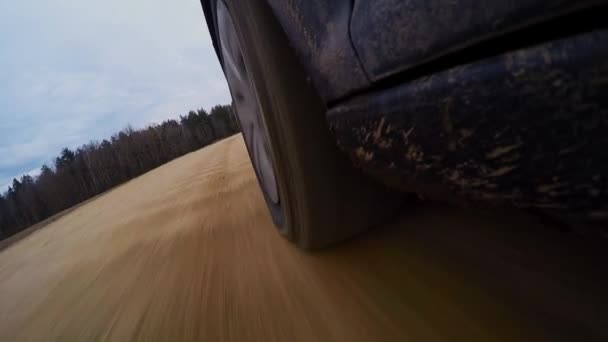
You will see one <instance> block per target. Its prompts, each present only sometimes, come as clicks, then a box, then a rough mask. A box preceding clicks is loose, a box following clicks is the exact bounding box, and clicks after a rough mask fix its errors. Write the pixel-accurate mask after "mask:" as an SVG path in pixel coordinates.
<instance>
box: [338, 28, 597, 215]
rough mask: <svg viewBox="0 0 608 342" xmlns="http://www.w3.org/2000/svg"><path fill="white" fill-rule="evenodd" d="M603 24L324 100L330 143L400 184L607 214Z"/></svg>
mask: <svg viewBox="0 0 608 342" xmlns="http://www.w3.org/2000/svg"><path fill="white" fill-rule="evenodd" d="M606 94H608V30H602V31H595V32H591V33H587V34H581V35H577V36H574V37H569V38H564V39H561V40H557V41H554V42H550V43H544V44H541V45H539V46H536V47H532V48H526V49H521V50H519V51H514V52H510V53H506V54H504V55H501V56H496V57H491V58H487V59H484V60H481V61H478V62H475V63H472V64H469V65H464V66H458V67H454V68H452V69H449V70H446V71H443V72H441V73H437V74H434V75H429V76H426V77H422V78H419V79H416V80H414V81H411V82H408V83H404V84H400V85H398V86H395V87H393V88H390V89H386V90H383V91H379V92H374V93H369V94H365V95H361V96H359V97H356V98H354V99H351V100H349V101H347V102H346V103H343V104H340V105H338V106H336V107H335V108H332V109H331V110H330V112H329V115H328V119H329V122H330V125H331V127H332V130H333V131H334V133H335V135H336V137H337V139H338V145H339V146H340V147H341V148H342V149H343V150H344V151H346V152H347V154H349V155H350V156H351V158H352V159H353V160H354V161H355V163H357V164H358V165H359V166H361V167H362V168H364V169H366V170H368V171H369V172H371V173H372V174H376V175H381V177H379V178H381V179H384V180H388V181H391V182H393V184H399V186H401V187H403V188H405V189H406V190H410V191H411V190H415V191H417V192H419V193H423V194H424V193H428V195H429V196H431V197H433V196H437V195H438V196H442V195H444V194H456V195H457V197H458V198H468V199H471V200H473V201H482V202H485V203H496V204H510V205H515V206H518V207H535V208H542V209H546V210H551V211H555V212H556V213H558V214H560V215H561V214H565V213H568V215H573V216H577V217H579V218H581V217H584V218H585V219H590V220H593V219H598V220H604V221H605V220H606V219H607V218H608V205H607V203H608V177H606V175H608V163H607V162H606V160H607V159H608V152H607V151H606V149H605V148H606V146H608V135H607V134H606V132H608V97H607V96H606Z"/></svg>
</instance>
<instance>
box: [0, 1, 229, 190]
mask: <svg viewBox="0 0 608 342" xmlns="http://www.w3.org/2000/svg"><path fill="white" fill-rule="evenodd" d="M0 65H2V68H0V79H2V82H1V83H0V110H1V111H0V184H3V182H4V183H6V182H8V181H10V180H12V178H13V177H17V176H20V175H21V174H22V173H25V172H28V170H31V169H33V168H35V167H36V168H37V167H39V166H40V164H41V163H43V162H45V161H49V160H51V158H53V157H54V156H56V155H57V154H58V152H59V150H60V149H61V148H62V147H64V146H66V147H72V148H73V147H76V146H78V145H81V144H84V143H87V142H88V141H89V140H100V139H103V138H107V137H109V136H110V135H111V134H113V133H115V132H117V131H119V130H121V129H122V128H124V127H125V126H126V125H127V124H132V125H133V126H134V127H143V126H145V125H146V124H149V123H152V122H160V121H162V120H165V119H167V118H175V117H177V116H178V115H179V114H183V113H186V112H187V111H188V110H190V109H196V108H201V107H204V108H210V107H211V106H213V105H215V104H225V103H228V102H230V96H229V92H228V89H227V86H226V82H225V80H224V76H223V74H222V72H221V70H220V67H219V63H218V62H217V58H216V56H215V52H214V51H213V48H212V45H211V39H210V37H209V34H208V32H207V30H206V26H205V23H204V17H203V13H202V10H201V8H200V3H199V2H198V1H197V0H186V1H166V0H131V1H123V0H106V1H80V0H48V1H44V2H30V1H5V2H0ZM7 179H8V181H7ZM0 189H2V188H0ZM0 191H1V190H0Z"/></svg>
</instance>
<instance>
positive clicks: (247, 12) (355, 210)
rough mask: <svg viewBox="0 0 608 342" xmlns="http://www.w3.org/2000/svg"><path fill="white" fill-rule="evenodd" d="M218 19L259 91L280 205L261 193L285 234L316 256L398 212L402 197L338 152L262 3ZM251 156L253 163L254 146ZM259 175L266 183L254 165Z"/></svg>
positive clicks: (236, 7) (255, 0)
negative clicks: (317, 251)
mask: <svg viewBox="0 0 608 342" xmlns="http://www.w3.org/2000/svg"><path fill="white" fill-rule="evenodd" d="M216 15H217V21H218V26H220V31H221V30H222V29H221V26H222V25H233V29H234V33H235V37H236V39H237V40H238V45H239V47H240V49H241V53H242V61H241V62H242V63H243V64H244V67H245V69H246V71H247V75H246V76H247V77H248V78H249V79H250V81H251V85H252V87H253V89H254V93H255V98H256V99H255V100H256V102H257V105H258V109H259V113H260V116H261V117H260V118H259V120H260V123H261V128H260V130H263V132H262V133H263V134H266V136H267V140H268V150H269V153H270V155H271V158H270V159H272V166H273V170H274V176H275V179H276V185H277V188H278V197H279V201H278V202H276V201H272V200H271V198H270V197H272V196H269V194H268V191H267V189H265V188H264V186H262V190H263V191H262V192H263V193H264V197H265V200H266V202H267V204H268V207H269V208H270V212H271V215H272V218H273V221H274V222H275V225H276V226H277V227H278V229H279V231H280V233H281V234H282V235H283V236H285V237H286V238H287V239H289V240H291V241H293V242H294V243H296V244H297V245H298V246H300V247H302V248H305V249H315V248H319V247H324V246H327V245H328V244H331V243H334V242H337V241H340V240H343V239H345V238H348V237H351V236H353V235H355V234H357V233H359V232H361V231H363V230H365V229H366V228H368V227H370V226H372V225H374V224H376V223H378V222H380V221H383V220H385V219H387V218H388V217H389V216H390V214H389V212H393V211H394V210H393V209H394V208H395V207H396V203H397V200H396V199H395V195H393V194H392V193H389V192H388V191H387V190H385V189H384V188H383V187H382V186H380V185H379V184H376V183H373V182H372V181H371V180H370V179H368V178H366V177H364V176H363V175H362V174H361V173H360V172H359V170H356V169H355V168H354V167H353V166H352V164H351V163H350V162H349V161H348V159H347V158H346V157H345V156H344V155H343V154H342V153H341V152H340V151H339V150H338V148H337V146H336V141H335V139H334V137H333V136H332V135H331V132H330V130H329V127H328V123H327V120H326V116H325V114H326V111H327V110H326V107H325V105H324V103H323V102H322V100H321V99H320V97H319V96H318V94H317V93H316V91H315V90H314V88H313V87H312V86H311V84H310V83H309V81H308V79H307V76H306V74H305V72H304V70H303V68H302V66H301V65H300V63H299V61H298V60H297V57H296V56H295V54H294V53H293V51H292V50H291V49H290V46H289V43H288V40H287V37H286V36H285V34H284V32H283V30H282V28H281V27H280V25H279V24H278V22H277V21H276V19H275V18H274V16H273V13H272V10H271V9H270V7H269V6H268V5H267V4H266V3H265V2H264V1H260V0H247V1H239V0H218V2H217V12H216ZM227 20H228V21H231V23H230V22H228V23H227V22H226V21H227ZM226 27H227V26H226ZM228 29H229V28H227V29H224V30H228ZM220 34H221V33H220ZM233 39H234V38H233ZM233 43H235V42H233V41H230V42H227V43H226V44H233ZM222 44H224V43H223V42H222V39H220V45H222ZM223 48H227V47H222V46H220V50H221V51H224V52H225V51H226V50H222V49H223ZM223 64H224V70H225V71H226V68H227V66H226V65H225V64H226V61H224V63H223ZM229 83H230V80H229ZM233 88H234V87H232V86H231V92H232V95H233V99H234V100H235V108H236V110H237V111H239V104H238V103H236V102H237V101H238V100H239V99H237V98H235V97H237V96H235V95H237V94H235V91H234V89H233ZM237 116H239V115H238V113H237ZM241 124H242V122H241ZM244 133H246V132H244ZM245 140H246V142H247V137H245ZM247 149H248V151H249V155H250V157H252V160H253V157H254V155H253V153H254V151H253V148H252V146H247ZM254 169H256V175H257V177H258V180H259V181H260V182H262V181H263V179H262V178H263V177H262V176H263V175H262V172H260V170H259V167H256V165H255V163H254ZM261 185H264V184H261Z"/></svg>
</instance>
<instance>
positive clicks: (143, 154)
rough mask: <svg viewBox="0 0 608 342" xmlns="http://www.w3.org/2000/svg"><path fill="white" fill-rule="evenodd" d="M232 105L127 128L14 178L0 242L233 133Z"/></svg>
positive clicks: (1, 202)
mask: <svg viewBox="0 0 608 342" xmlns="http://www.w3.org/2000/svg"><path fill="white" fill-rule="evenodd" d="M238 131H239V128H238V125H237V123H236V121H235V120H234V116H233V115H232V113H231V107H230V106H228V105H226V106H216V107H213V108H212V109H211V111H210V112H209V113H208V112H206V111H205V110H203V109H199V110H198V111H196V112H195V111H190V112H189V113H188V114H187V115H185V116H180V119H179V121H177V120H167V121H165V122H163V123H161V124H160V125H152V126H149V127H147V128H145V129H141V130H133V129H132V128H127V129H125V130H123V131H121V132H120V133H117V134H115V135H114V136H112V137H111V139H110V140H103V141H101V142H96V141H95V142H90V143H88V144H86V145H83V146H81V147H80V148H78V149H76V150H70V149H68V148H64V149H62V150H61V153H60V155H59V156H58V157H57V158H56V159H55V161H54V164H53V165H43V166H42V168H41V172H40V175H39V176H37V177H31V176H29V175H24V176H22V177H21V179H20V180H18V179H14V180H13V184H12V186H10V187H9V188H8V191H7V192H5V193H4V194H2V195H0V240H1V239H4V238H7V237H9V236H11V235H13V234H15V233H17V232H19V231H21V230H23V229H25V228H27V227H29V226H31V225H33V224H35V223H37V222H40V221H42V220H44V219H46V218H48V217H50V216H52V215H54V214H56V213H58V212H60V211H62V210H64V209H67V208H69V207H71V206H74V205H76V204H78V203H80V202H83V201H85V200H87V199H89V198H91V197H93V196H95V195H98V194H100V193H102V192H104V191H106V190H108V189H110V188H112V187H114V186H116V185H119V184H121V183H124V182H125V181H128V180H130V179H132V178H134V177H137V176H139V175H141V174H143V173H145V172H147V171H149V170H151V169H153V168H155V167H158V166H160V165H162V164H164V163H166V162H168V161H170V160H172V159H174V158H177V157H179V156H182V155H184V154H186V153H188V152H192V151H195V150H197V149H200V148H201V147H203V146H206V145H208V144H211V143H212V142H214V141H216V140H218V139H221V138H224V137H227V136H230V135H232V134H235V133H236V132H238Z"/></svg>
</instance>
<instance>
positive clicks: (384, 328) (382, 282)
mask: <svg viewBox="0 0 608 342" xmlns="http://www.w3.org/2000/svg"><path fill="white" fill-rule="evenodd" d="M497 217H498V221H497ZM541 233H542V234H541ZM564 236H566V237H564ZM582 243H583V242H579V241H578V240H577V239H573V238H572V237H571V235H564V234H563V233H559V232H548V233H547V232H546V231H544V228H542V227H539V226H538V224H536V223H535V220H534V219H533V218H529V217H524V216H518V215H513V214H511V213H507V214H498V213H472V212H466V211H462V210H455V209H449V208H443V207H437V206H435V207H424V206H421V207H416V208H412V209H410V210H408V212H405V213H404V214H403V218H402V219H401V220H400V221H399V222H397V223H395V224H394V225H393V226H391V227H386V228H383V229H378V230H375V231H373V232H371V233H369V234H366V235H365V236H362V237H360V238H357V239H354V240H352V241H349V242H347V243H344V244H342V245H341V246H338V247H336V248H333V249H330V250H327V251H324V252H320V253H313V254H310V253H305V252H302V251H299V250H298V249H296V248H294V247H293V246H291V245H290V244H289V243H287V242H286V241H284V240H283V239H282V238H281V237H280V236H278V234H277V233H276V232H275V231H274V228H273V227H272V225H271V221H270V217H269V215H268V213H267V212H266V209H265V207H264V205H263V200H262V198H261V194H260V192H259V190H258V187H257V184H256V182H255V179H254V175H253V172H252V169H251V166H250V164H249V161H248V159H247V156H246V152H245V149H244V146H243V144H242V139H241V137H240V136H235V137H232V138H230V139H227V140H225V141H222V142H220V143H218V144H215V145H212V146H210V147H208V148H205V149H203V150H200V151H198V152H195V153H192V154H189V155H187V156H185V157H183V158H180V159H178V160H176V161H173V162H171V163H169V164H167V165H165V166H163V167H161V168H158V169H156V170H154V171H152V172H150V173H148V174H145V175H143V176H142V177H139V178H137V179H135V180H133V181H131V182H129V183H127V184H125V185H123V186H121V187H119V188H117V189H114V190H113V191H111V192H109V193H107V194H105V195H103V196H101V197H99V198H97V199H95V200H94V201H91V202H89V203H87V204H85V205H83V206H81V207H79V208H77V209H76V210H74V211H72V212H71V213H69V214H67V215H65V216H63V217H61V218H60V219H58V220H57V221H55V222H53V223H51V224H49V226H47V227H45V228H44V229H41V230H38V231H36V232H35V233H33V234H31V235H30V236H28V237H26V238H25V239H23V240H22V241H19V242H18V243H16V244H14V245H12V246H10V247H9V248H7V249H5V250H4V251H2V252H0V341H21V340H33V341H85V340H114V341H128V340H141V341H153V340H154V341H156V340H158V341H180V340H191V341H195V340H196V341H224V340H230V341H254V340H259V341H377V340H387V341H443V340H461V341H474V340H478V341H488V340H505V341H514V340H518V341H521V340H530V341H538V340H542V339H550V340H564V341H573V340H576V341H587V340H595V339H597V340H602V339H606V337H607V336H608V328H607V327H605V326H604V325H605V323H606V322H608V315H607V311H608V309H607V308H608V301H607V299H606V295H605V294H606V290H605V289H606V281H604V280H602V279H598V277H597V275H601V274H608V273H606V270H607V269H606V266H605V265H606V263H605V262H597V260H602V259H601V258H602V253H603V252H601V249H602V248H601V246H599V247H598V248H595V246H590V245H584V248H581V246H583V245H582ZM566 254H569V255H571V257H570V258H568V259H566V258H564V257H563V256H564V255H566ZM599 278H601V277H599Z"/></svg>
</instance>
